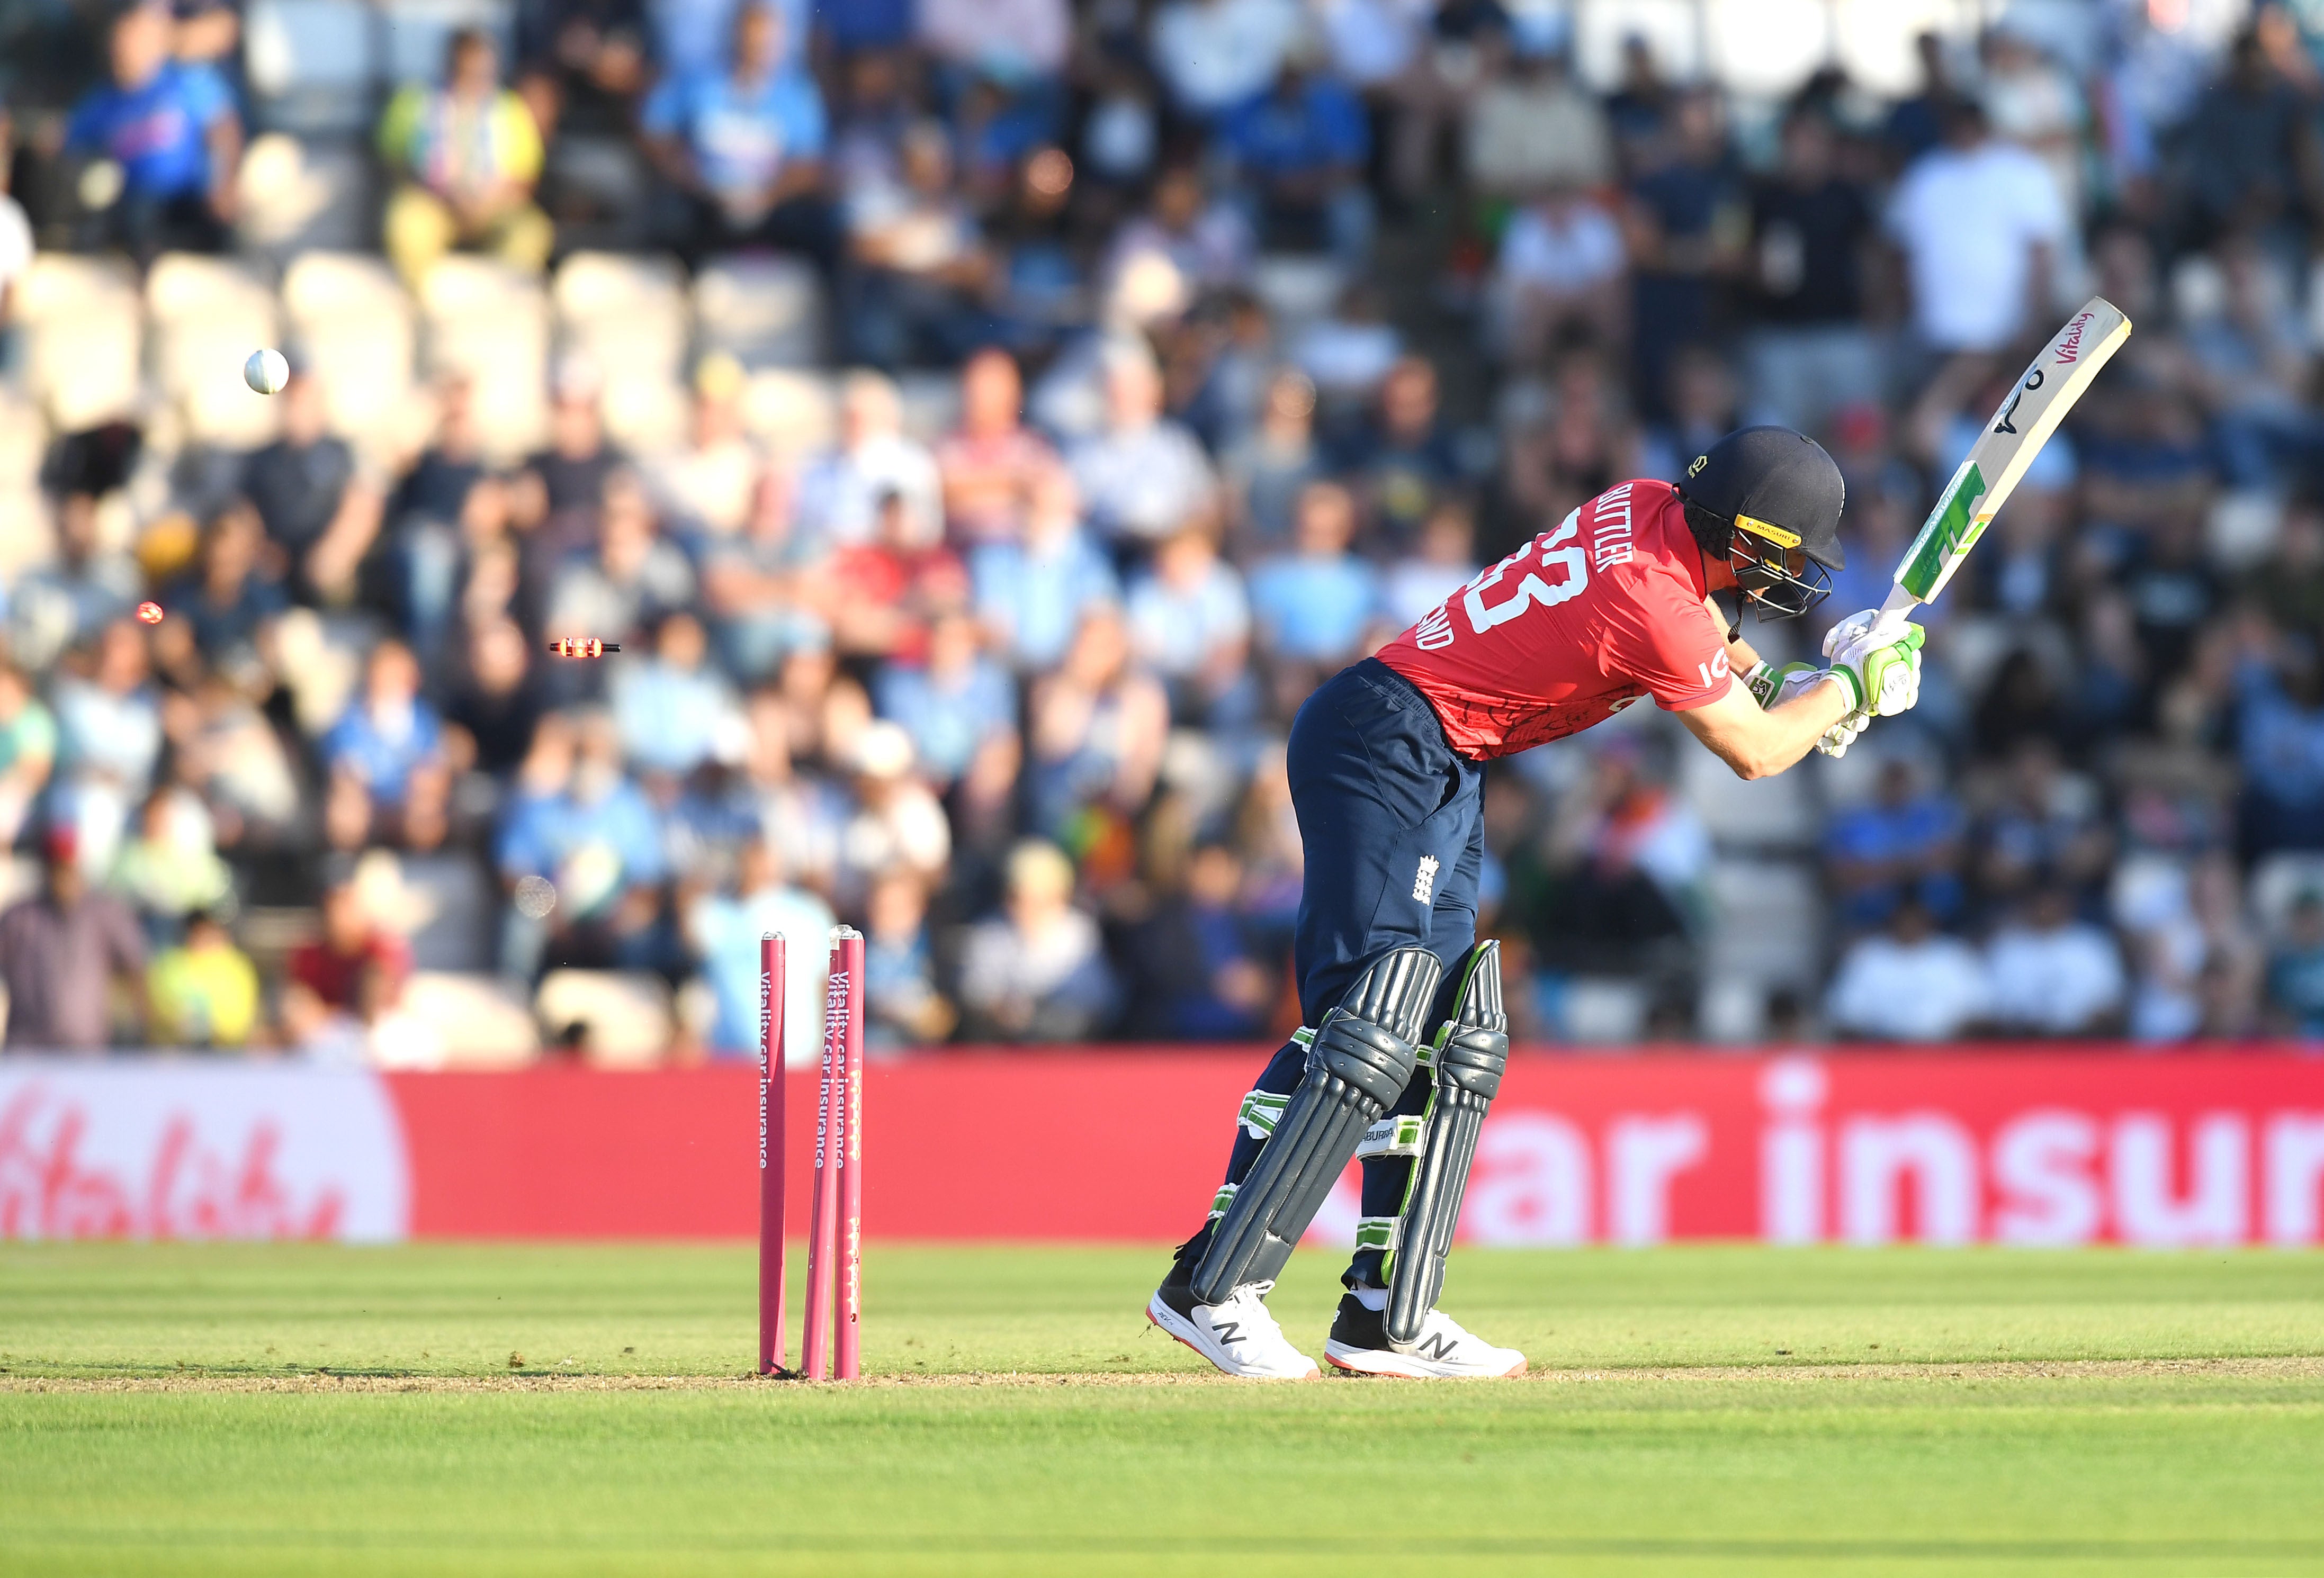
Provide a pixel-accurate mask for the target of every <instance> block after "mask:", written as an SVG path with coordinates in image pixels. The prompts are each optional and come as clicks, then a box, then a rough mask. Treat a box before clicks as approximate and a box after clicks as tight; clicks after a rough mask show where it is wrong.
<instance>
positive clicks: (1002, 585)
mask: <svg viewBox="0 0 2324 1578" xmlns="http://www.w3.org/2000/svg"><path fill="white" fill-rule="evenodd" d="M1025 492H1026V495H1027V498H1026V503H1025V537H1024V540H1023V541H1022V542H1009V541H1000V542H989V543H984V544H982V545H980V546H978V547H976V548H975V549H973V551H972V552H971V554H970V555H969V561H968V573H969V577H970V580H971V581H972V582H973V584H974V586H975V594H976V613H977V617H978V618H979V619H982V620H983V621H984V627H985V628H986V629H987V630H988V631H989V632H991V637H992V639H993V642H994V644H995V646H996V647H998V649H999V650H1000V651H1001V653H1002V654H1003V655H1004V656H1007V657H1008V659H1009V661H1010V664H1011V665H1014V666H1015V667H1016V668H1017V669H1018V671H1019V673H1024V674H1037V673H1040V672H1041V671H1043V670H1045V669H1050V668H1055V667H1056V665H1057V663H1058V661H1059V659H1061V658H1063V657H1064V656H1065V648H1066V647H1068V646H1070V645H1071V644H1072V642H1073V638H1074V631H1075V630H1076V629H1078V628H1080V627H1081V622H1082V615H1084V613H1086V612H1088V611H1089V610H1090V608H1091V607H1092V606H1093V604H1097V603H1102V602H1117V601H1120V597H1121V586H1120V583H1119V582H1118V581H1116V580H1115V579H1114V573H1113V565H1112V564H1111V561H1110V560H1108V559H1107V557H1106V555H1104V554H1103V553H1102V552H1101V551H1100V550H1099V548H1098V546H1097V545H1096V544H1095V543H1093V542H1092V541H1091V540H1090V535H1089V533H1088V532H1086V531H1084V530H1083V529H1082V517H1081V494H1080V492H1079V491H1078V490H1077V489H1075V488H1074V479H1073V477H1072V475H1071V473H1069V472H1066V471H1065V468H1064V467H1063V466H1061V465H1057V464H1056V463H1050V464H1048V465H1046V466H1044V467H1042V468H1041V470H1040V472H1038V473H1037V475H1036V476H1035V478H1034V480H1033V482H1032V483H1031V485H1030V486H1029V487H1028V488H1027V489H1026V490H1025Z"/></svg>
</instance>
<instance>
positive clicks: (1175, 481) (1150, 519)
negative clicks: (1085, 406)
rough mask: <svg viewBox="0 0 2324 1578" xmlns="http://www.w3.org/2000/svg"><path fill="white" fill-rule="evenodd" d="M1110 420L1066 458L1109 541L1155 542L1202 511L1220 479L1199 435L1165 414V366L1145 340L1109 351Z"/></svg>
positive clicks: (1093, 519)
mask: <svg viewBox="0 0 2324 1578" xmlns="http://www.w3.org/2000/svg"><path fill="white" fill-rule="evenodd" d="M1104 365H1105V425H1104V426H1103V427H1101V428H1100V429H1099V430H1098V431H1097V432H1096V433H1094V434H1093V435H1091V436H1089V437H1087V438H1085V439H1084V440H1082V441H1081V442H1080V443H1079V444H1077V445H1074V448H1073V450H1072V452H1071V454H1069V455H1068V456H1067V460H1068V463H1069V464H1070V465H1071V467H1072V469H1073V473H1074V482H1077V483H1079V484H1080V486H1081V491H1082V500H1083V503H1084V507H1085V509H1086V512H1087V516H1088V519H1089V523H1090V525H1091V526H1092V527H1093V528H1094V529H1095V530H1096V531H1097V533H1098V535H1099V537H1102V539H1104V540H1105V541H1107V542H1109V543H1111V544H1114V545H1117V546H1120V545H1124V544H1130V543H1151V542H1154V541H1157V539H1159V538H1161V537H1164V536H1166V535H1167V534H1168V533H1169V532H1171V531H1173V530H1175V529H1176V528H1177V526H1178V525H1179V523H1180V522H1182V521H1184V520H1185V519H1186V518H1187V517H1189V516H1192V515H1197V514H1202V513H1204V512H1206V511H1207V510H1208V509H1209V507H1210V505H1211V504H1212V502H1213V492H1214V491H1215V489H1216V487H1217V479H1216V478H1215V477H1214V476H1213V474H1212V472H1211V463H1210V458H1209V456H1207V455H1205V454H1203V446H1202V445H1200V444H1198V443H1196V442H1195V440H1194V435H1193V434H1192V433H1189V432H1187V431H1186V429H1185V428H1184V427H1180V426H1179V425H1178V424H1177V423H1176V422H1174V421H1171V420H1170V419H1169V418H1168V417H1165V416H1163V414H1162V370H1161V369H1160V368H1158V367H1157V366H1155V365H1154V358H1153V355H1152V354H1151V353H1149V352H1148V350H1147V349H1146V347H1145V346H1144V345H1142V344H1124V345H1120V346H1109V347H1108V348H1107V350H1106V352H1105V358H1104Z"/></svg>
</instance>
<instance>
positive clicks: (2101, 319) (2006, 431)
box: [1878, 296, 2130, 628]
mask: <svg viewBox="0 0 2324 1578" xmlns="http://www.w3.org/2000/svg"><path fill="white" fill-rule="evenodd" d="M2128 338H2130V319H2128V318H2127V317H2124V316H2123V313H2122V309H2121V308H2120V307H2116V305H2115V304H2114V303H2113V302H2111V301H2108V300H2107V298H2104V297H2103V296H2093V297H2091V298H2089V300H2088V301H2086V302H2084V303H2082V307H2081V310H2080V311H2079V312H2077V313H2075V314H2074V316H2073V317H2070V318H2068V319H2067V320H2066V326H2065V327H2064V328H2061V329H2060V330H2059V331H2058V332H2057V334H2056V335H2054V336H2052V339H2051V341H2050V343H2049V344H2047V345H2045V346H2043V348H2042V353H2041V354H2040V355H2038V356H2036V357H2034V358H2033V365H2032V366H2031V367H2028V368H2027V369H2026V370H2025V372H2024V376H2023V377H2022V378H2020V379H2019V380H2018V381H2017V383H2016V386H2015V388H2013V389H2011V390H2010V391H2009V398H2008V399H2005V400H2003V401H2002V402H2001V408H2000V409H1999V410H1997V411H1996V412H1994V414H1993V420H1992V421H1990V422H1988V423H1987V424H1986V427H1985V431H1984V432H1983V433H1982V434H1980V435H1978V440H1977V442H1976V443H1975V444H1973V445H1970V446H1969V454H1967V455H1966V456H1965V457H1964V458H1963V459H1962V461H1961V463H1960V470H1959V471H1957V472H1954V473H1953V480H1952V481H1951V482H1947V483H1946V484H1945V491H1943V492H1942V493H1940V494H1939V495H1938V496H1937V503H1936V508H1934V509H1931V510H1930V511H1929V518H1928V519H1926V520H1924V521H1923V522H1922V523H1921V529H1920V532H1919V534H1918V535H1917V536H1915V537H1914V538H1913V546H1911V547H1909V548H1907V549H1905V550H1904V560H1903V561H1902V562H1901V563H1900V564H1897V566H1896V584H1895V586H1894V587H1893V588H1892V589H1890V591H1889V593H1888V600H1887V601H1886V602H1884V603H1882V604H1881V605H1880V618H1879V620H1878V623H1879V624H1881V625H1895V626H1897V627H1900V628H1901V627H1902V626H1903V625H1904V623H1905V622H1906V621H1907V620H1908V619H1910V617H1911V615H1912V611H1913V610H1914V609H1915V608H1917V607H1919V606H1920V605H1921V604H1922V603H1924V602H1934V601H1936V599H1937V594H1938V593H1939V592H1942V591H1943V590H1944V589H1945V583H1947V582H1949V581H1950V580H1951V579H1952V578H1953V571H1954V570H1955V569H1957V568H1959V567H1960V562H1961V561H1962V560H1963V559H1965V558H1967V557H1969V550H1970V549H1971V548H1973V547H1975V546H1977V539H1978V538H1979V537H1983V536H1984V535H1985V528H1987V527H1988V526H1990V525H1992V524H1993V518H1994V516H1995V514H1996V513H1997V512H1998V511H1999V510H2000V509H2001V507H2002V505H2004V504H2006V503H2007V502H2008V500H2009V495H2010V493H2011V492H2012V491H2014V490H2015V488H2016V486H2017V482H2018V479H2019V478H2021V477H2023V476H2024V474H2025V468H2026V467H2027V466H2029V465H2031V464H2033V457H2034V456H2035V455H2037V454H2041V453H2042V446H2043V445H2044V444H2047V443H2048V442H2049V441H2050V435H2051V434H2052V433H2055V432H2056V431H2057V430H2058V424H2059V423H2060V422H2061V421H2062V420H2064V419H2065V415H2066V413H2067V412H2068V411H2070V410H2072V409H2073V408H2074V402H2075V401H2076V400H2078V399H2081V398H2082V391H2083V390H2087V389H2088V388H2089V387H2090V381H2091V380H2093V379H2095V378H2097V377H2098V369H2099V368H2101V367H2104V366H2105V365H2106V364H2107V358H2109V357H2111V356H2112V355H2113V354H2114V353H2116V351H2119V350H2121V349H2122V343H2123V342H2124V341H2125V340H2127V339H2128Z"/></svg>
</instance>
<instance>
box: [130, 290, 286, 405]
mask: <svg viewBox="0 0 2324 1578" xmlns="http://www.w3.org/2000/svg"><path fill="white" fill-rule="evenodd" d="M145 312H146V321H147V324H148V337H149V340H150V342H151V346H152V354H151V355H150V356H149V357H148V358H147V360H148V362H149V364H150V365H151V366H152V370H153V373H154V377H155V378H156V380H157V381H159V382H160V384H161V393H162V395H163V396H164V397H165V398H166V399H168V400H169V401H170V402H171V404H172V405H173V406H175V407H176V408H178V410H179V411H180V413H181V414H182V416H183V417H184V419H185V425H186V436H188V437H189V438H194V439H198V440H202V441H205V442H208V443H212V444H218V445H226V446H227V447H229V448H236V449H247V448H250V447H253V446H254V445H260V444H263V443H265V442H266V441H267V440H268V439H269V438H271V437H272V436H273V435H274V430H275V427H276V425H277V423H276V418H277V408H276V406H275V404H274V402H273V401H272V400H270V399H267V398H266V397H265V396H263V395H259V394H254V393H252V392H251V390H250V389H249V388H248V387H247V386H246V385H244V382H243V381H242V363H243V359H244V357H246V356H248V355H249V354H250V353H251V352H252V351H253V350H254V349H256V348H257V347H258V346H261V345H271V344H274V343H275V341H276V340H277V339H279V338H280V337H281V336H280V335H279V334H278V332H277V314H276V307H275V298H274V292H273V290H272V289H271V288H270V287H269V285H268V283H267V281H266V280H264V279H263V278H262V277H261V276H260V274H259V273H258V271H256V270H255V269H254V268H253V267H252V266H251V265H249V264H248V263H245V262H244V261H240V260H239V259H234V258H210V257H198V256H195V255H193V254H191V253H189V252H171V253H168V254H165V255H164V256H162V257H161V258H158V259H156V260H155V261H154V263H153V266H152V269H151V270H150V271H148V272H147V274H146V276H145Z"/></svg>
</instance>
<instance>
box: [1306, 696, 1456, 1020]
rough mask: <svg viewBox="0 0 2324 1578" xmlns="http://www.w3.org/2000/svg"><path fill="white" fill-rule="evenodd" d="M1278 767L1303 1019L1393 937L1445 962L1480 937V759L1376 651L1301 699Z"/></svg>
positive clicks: (1335, 997) (1333, 998) (1324, 1006)
mask: <svg viewBox="0 0 2324 1578" xmlns="http://www.w3.org/2000/svg"><path fill="white" fill-rule="evenodd" d="M1286 765H1287V766H1288V767H1289V769H1290V775H1291V804H1292V808H1293V809H1294V810H1295V811H1296V812H1298V815H1299V838H1300V841H1301V843H1302V844H1303V845H1304V846H1305V850H1306V876H1305V885H1304V887H1303V888H1302V890H1301V893H1300V895H1299V929H1298V931H1297V933H1296V939H1295V941H1294V944H1293V948H1292V966H1293V968H1294V969H1295V970H1296V972H1297V975H1298V978H1299V1010H1300V1017H1301V1018H1302V1019H1303V1020H1304V1021H1305V1023H1308V1024H1315V1023H1320V1022H1321V1021H1322V1019H1323V1015H1324V1014H1326V1013H1328V1012H1329V1011H1330V1010H1331V1009H1332V1007H1333V1005H1335V1004H1337V1003H1338V1002H1339V1000H1340V999H1341V997H1342V996H1343V995H1346V993H1347V990H1348V988H1349V987H1350V986H1353V985H1354V984H1355V981H1356V977H1358V976H1360V975H1361V974H1362V973H1363V969H1364V967H1365V966H1366V965H1367V964H1369V963H1370V962H1371V961H1372V960H1373V959H1377V958H1379V956H1380V955H1381V954H1383V953H1385V952H1387V951H1388V950H1390V949H1392V948H1410V947H1415V946H1418V947H1422V948H1426V949H1428V950H1431V951H1433V952H1434V953H1435V955H1436V956H1437V957H1438V958H1439V959H1443V961H1444V967H1445V969H1446V970H1447V971H1448V972H1449V971H1450V970H1451V969H1452V966H1453V964H1454V963H1455V962H1456V961H1458V960H1459V959H1460V957H1461V955H1462V953H1463V952H1465V951H1466V950H1468V947H1469V945H1470V944H1471V943H1472V942H1474V941H1475V940H1476V938H1477V883H1478V878H1479V876H1480V875H1481V873H1482V871H1483V868H1484V860H1485V827H1484V817H1483V815H1482V810H1483V800H1484V772H1483V770H1482V769H1481V768H1480V767H1479V766H1478V765H1477V764H1476V763H1474V762H1472V761H1470V760H1469V759H1468V758H1467V757H1462V756H1459V755H1457V754H1455V752H1454V751H1453V749H1452V746H1451V745H1449V744H1447V743H1446V741H1445V739H1444V728H1443V724H1441V723H1439V722H1438V721H1437V720H1436V712H1435V710H1434V708H1432V707H1430V706H1429V704H1428V702H1427V700H1426V698H1425V697H1424V696H1422V695H1421V693H1419V692H1418V691H1416V690H1415V689H1414V688H1413V687H1412V683H1411V682H1410V681H1408V680H1406V678H1405V677H1404V676H1403V675H1402V674H1398V673H1397V672H1396V670H1394V669H1392V668H1390V667H1388V665H1386V664H1384V663H1382V662H1381V661H1380V660H1379V658H1377V657H1367V658H1365V659H1364V660H1363V661H1362V662H1360V663H1358V664H1356V665H1353V666H1351V667H1349V668H1345V669H1342V670H1341V671H1340V672H1339V673H1338V674H1334V675H1333V677H1332V678H1330V679H1328V680H1326V681H1324V682H1323V684H1322V685H1320V686H1318V687H1317V688H1316V691H1315V693H1314V695H1312V696H1309V697H1308V698H1307V701H1306V704H1305V705H1304V706H1302V707H1301V708H1300V709H1299V716H1298V717H1297V718H1296V720H1293V722H1292V725H1291V744H1290V748H1289V751H1288V761H1287V764H1286Z"/></svg>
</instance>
